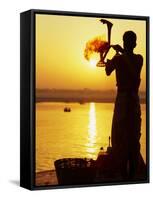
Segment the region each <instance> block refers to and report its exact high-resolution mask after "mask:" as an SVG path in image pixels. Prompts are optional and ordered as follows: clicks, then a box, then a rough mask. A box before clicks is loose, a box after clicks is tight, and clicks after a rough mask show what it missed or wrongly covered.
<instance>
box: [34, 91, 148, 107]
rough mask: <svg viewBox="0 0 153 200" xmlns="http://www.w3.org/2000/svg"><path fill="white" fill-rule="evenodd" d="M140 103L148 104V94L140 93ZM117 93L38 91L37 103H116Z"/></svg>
mask: <svg viewBox="0 0 153 200" xmlns="http://www.w3.org/2000/svg"><path fill="white" fill-rule="evenodd" d="M139 97H140V102H141V103H143V104H144V103H146V93H145V92H144V91H140V92H139ZM115 98H116V91H114V90H107V91H100V90H90V89H83V90H58V89H37V90H36V103H41V102H65V103H80V104H84V103H90V102H95V103H114V102H115Z"/></svg>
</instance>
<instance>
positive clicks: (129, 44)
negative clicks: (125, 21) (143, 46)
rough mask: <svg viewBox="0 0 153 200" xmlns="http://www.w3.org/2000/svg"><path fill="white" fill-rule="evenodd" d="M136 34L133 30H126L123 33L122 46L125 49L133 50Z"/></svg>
mask: <svg viewBox="0 0 153 200" xmlns="http://www.w3.org/2000/svg"><path fill="white" fill-rule="evenodd" d="M136 39H137V36H136V34H135V33H134V32H133V31H126V32H125V33H124V35H123V46H124V49H125V51H127V52H133V49H134V48H135V47H136Z"/></svg>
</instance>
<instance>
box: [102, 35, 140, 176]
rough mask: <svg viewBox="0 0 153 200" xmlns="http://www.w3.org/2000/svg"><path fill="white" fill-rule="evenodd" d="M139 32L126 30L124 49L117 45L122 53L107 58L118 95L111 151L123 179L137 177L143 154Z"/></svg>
mask: <svg viewBox="0 0 153 200" xmlns="http://www.w3.org/2000/svg"><path fill="white" fill-rule="evenodd" d="M136 39H137V37H136V34H135V33H134V32H133V31H127V32H125V33H124V35H123V49H122V47H120V46H119V45H115V46H114V49H115V50H117V51H118V52H120V53H119V54H117V55H116V56H114V57H113V58H112V60H108V62H107V64H106V68H105V70H106V74H107V75H108V76H109V75H110V74H111V73H112V72H113V71H114V70H115V72H116V81H117V97H116V101H115V108H114V115H113V120H112V150H113V154H114V158H115V160H116V164H117V167H118V169H119V170H120V173H121V175H122V177H123V178H124V179H127V178H130V179H132V178H134V176H135V173H136V170H137V165H138V159H139V155H140V143H139V140H140V136H141V133H140V131H141V110H140V102H139V96H138V90H139V86H140V72H141V68H142V64H143V57H142V56H141V55H139V54H134V53H133V49H134V48H135V47H136Z"/></svg>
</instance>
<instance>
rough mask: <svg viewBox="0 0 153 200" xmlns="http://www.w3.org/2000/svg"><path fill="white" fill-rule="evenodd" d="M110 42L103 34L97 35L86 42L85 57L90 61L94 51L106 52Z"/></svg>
mask: <svg viewBox="0 0 153 200" xmlns="http://www.w3.org/2000/svg"><path fill="white" fill-rule="evenodd" d="M108 46H109V44H108V42H106V41H105V40H103V38H102V37H101V36H97V37H95V38H93V39H92V40H89V41H88V42H87V43H86V47H85V50H84V57H85V58H86V59H87V60H88V61H89V60H90V57H91V55H92V54H93V53H99V52H104V51H106V50H107V48H108Z"/></svg>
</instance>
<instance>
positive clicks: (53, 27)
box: [36, 14, 146, 91]
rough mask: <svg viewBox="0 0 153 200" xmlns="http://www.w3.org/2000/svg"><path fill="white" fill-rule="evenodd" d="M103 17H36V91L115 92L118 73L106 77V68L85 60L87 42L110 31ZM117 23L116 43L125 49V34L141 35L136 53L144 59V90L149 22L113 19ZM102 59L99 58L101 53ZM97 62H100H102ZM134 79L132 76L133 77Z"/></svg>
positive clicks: (114, 30) (142, 89) (142, 86)
mask: <svg viewBox="0 0 153 200" xmlns="http://www.w3.org/2000/svg"><path fill="white" fill-rule="evenodd" d="M100 19H101V18H91V17H75V16H73V17H72V16H69V17H68V16H56V15H47V14H46V15H44V14H43V15H42V14H36V88H38V89H46V88H47V89H52V88H55V89H74V90H77V89H78V90H81V89H84V88H88V89H92V90H103V91H107V90H115V89H116V81H115V73H114V72H113V74H112V75H111V76H110V77H107V76H106V75H105V69H104V68H98V67H92V66H91V65H90V63H89V62H88V61H87V60H86V59H85V58H84V49H85V45H86V42H87V41H88V40H90V39H92V38H94V37H96V36H100V35H103V37H104V38H105V39H106V40H107V28H106V25H103V24H101V23H100V22H99V20H100ZM108 20H109V21H110V22H112V23H113V28H112V37H111V43H112V44H120V45H121V46H122V36H123V34H124V32H125V31H127V30H133V31H134V32H136V34H137V47H136V48H135V50H134V52H135V53H137V54H141V55H142V56H143V58H144V61H143V68H142V72H141V86H140V90H141V91H145V88H146V85H145V82H146V22H145V21H142V20H125V19H111V18H110V19H109V18H108ZM97 59H98V60H99V55H98V54H97ZM98 60H97V61H98ZM129 78H130V77H129Z"/></svg>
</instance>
